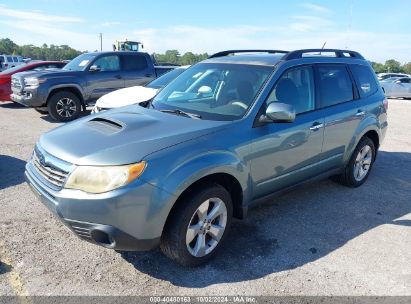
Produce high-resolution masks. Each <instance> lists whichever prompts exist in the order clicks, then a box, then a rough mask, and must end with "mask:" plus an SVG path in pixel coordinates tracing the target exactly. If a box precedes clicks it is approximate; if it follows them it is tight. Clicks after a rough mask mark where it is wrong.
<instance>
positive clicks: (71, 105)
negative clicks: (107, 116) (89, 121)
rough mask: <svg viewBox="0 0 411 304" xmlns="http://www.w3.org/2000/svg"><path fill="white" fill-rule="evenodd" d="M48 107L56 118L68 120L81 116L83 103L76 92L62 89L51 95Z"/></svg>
mask: <svg viewBox="0 0 411 304" xmlns="http://www.w3.org/2000/svg"><path fill="white" fill-rule="evenodd" d="M47 109H48V112H49V114H50V116H51V118H53V119H54V120H56V121H58V122H68V121H72V120H74V119H77V118H78V117H79V116H80V114H81V109H82V105H81V102H80V99H79V98H78V97H77V96H76V95H75V94H73V93H72V92H69V91H61V92H57V93H55V94H54V95H53V96H51V97H50V100H49V101H48V103H47Z"/></svg>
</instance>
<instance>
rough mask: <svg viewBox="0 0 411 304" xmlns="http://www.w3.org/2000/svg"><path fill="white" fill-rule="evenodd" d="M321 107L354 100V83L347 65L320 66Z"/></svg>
mask: <svg viewBox="0 0 411 304" xmlns="http://www.w3.org/2000/svg"><path fill="white" fill-rule="evenodd" d="M318 74H319V87H320V100H321V107H329V106H333V105H336V104H339V103H343V102H347V101H350V100H353V99H354V93H353V83H352V81H351V78H350V75H349V73H348V70H347V67H346V65H345V64H320V65H318Z"/></svg>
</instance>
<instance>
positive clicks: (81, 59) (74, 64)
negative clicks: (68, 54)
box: [63, 54, 96, 71]
mask: <svg viewBox="0 0 411 304" xmlns="http://www.w3.org/2000/svg"><path fill="white" fill-rule="evenodd" d="M94 57H96V55H93V54H82V55H80V56H77V57H76V58H74V59H73V60H71V61H70V62H69V63H67V64H66V65H65V66H64V68H63V70H65V71H84V70H85V69H86V67H87V65H88V64H89V63H90V61H91V60H93V59H94Z"/></svg>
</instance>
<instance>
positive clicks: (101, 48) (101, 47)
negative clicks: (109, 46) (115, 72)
mask: <svg viewBox="0 0 411 304" xmlns="http://www.w3.org/2000/svg"><path fill="white" fill-rule="evenodd" d="M98 36H99V37H100V51H101V52H102V51H103V33H100V34H99V35H98Z"/></svg>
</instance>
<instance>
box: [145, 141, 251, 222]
mask: <svg viewBox="0 0 411 304" xmlns="http://www.w3.org/2000/svg"><path fill="white" fill-rule="evenodd" d="M167 150H168V149H166V150H165V151H160V152H158V153H155V155H151V157H150V158H149V159H147V160H146V161H147V169H146V171H145V172H144V173H143V175H142V176H141V179H143V180H144V181H146V182H147V183H150V184H152V185H153V186H155V187H157V188H158V189H161V190H162V191H165V192H167V193H169V194H171V195H172V199H169V200H167V201H163V202H161V203H159V202H156V203H155V204H153V208H155V209H156V212H161V218H162V219H163V224H165V221H166V219H167V216H168V214H169V213H170V211H171V209H172V207H173V206H174V204H175V203H176V201H177V200H178V198H179V197H180V195H181V194H182V193H183V192H184V191H185V190H187V189H188V188H189V187H190V186H191V185H193V184H194V183H195V182H197V181H199V180H200V179H202V178H204V177H207V176H209V175H212V174H216V173H224V174H229V175H231V176H232V177H234V178H235V179H236V180H237V181H238V182H239V184H240V186H241V189H242V194H243V195H242V196H243V202H240V204H242V205H244V204H245V203H246V202H247V200H248V197H249V191H250V186H249V185H251V184H250V180H249V176H250V171H249V167H248V165H247V164H246V163H244V162H243V161H242V160H241V158H240V157H239V156H237V155H236V153H234V152H232V151H227V150H224V151H223V150H213V151H202V152H201V153H199V154H194V153H193V152H189V151H190V150H191V151H193V149H190V148H187V149H184V151H181V150H180V151H179V153H178V155H177V154H176V153H170V152H168V153H167ZM189 153H191V155H188V154H189ZM159 205H161V206H159ZM154 206H155V207H154ZM160 209H161V211H159V210H160ZM153 211H154V210H153Z"/></svg>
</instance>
